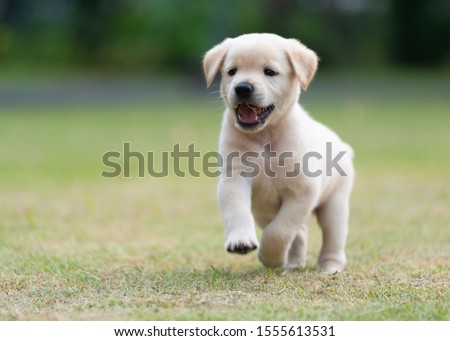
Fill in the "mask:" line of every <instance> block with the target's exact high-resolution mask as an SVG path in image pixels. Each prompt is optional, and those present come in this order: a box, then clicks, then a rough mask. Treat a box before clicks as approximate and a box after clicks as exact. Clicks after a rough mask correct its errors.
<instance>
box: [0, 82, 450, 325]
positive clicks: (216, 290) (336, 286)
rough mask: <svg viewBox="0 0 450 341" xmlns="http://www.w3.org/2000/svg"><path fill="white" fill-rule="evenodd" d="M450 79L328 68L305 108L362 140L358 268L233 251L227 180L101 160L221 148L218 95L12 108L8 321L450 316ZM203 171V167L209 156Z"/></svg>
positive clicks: (4, 222) (1, 125) (0, 302)
mask: <svg viewBox="0 0 450 341" xmlns="http://www.w3.org/2000/svg"><path fill="white" fill-rule="evenodd" d="M448 89H450V80H449V77H448V76H447V77H446V78H444V77H438V76H426V75H421V76H414V75H394V76H377V77H371V78H364V77H354V78H351V79H349V78H345V77H342V76H339V75H337V76H328V78H324V79H321V78H319V79H317V80H316V81H315V83H313V85H312V86H311V88H310V90H309V91H308V93H306V94H304V95H302V101H301V102H302V103H303V104H304V107H305V108H306V109H307V110H308V111H310V113H311V114H312V115H313V116H314V117H316V118H317V119H319V120H320V121H322V122H324V123H326V124H327V125H329V126H330V127H332V128H333V129H334V130H335V131H337V132H338V133H339V134H340V135H341V136H342V137H343V139H344V140H346V141H347V142H349V143H350V144H352V146H353V147H354V149H355V153H356V158H355V166H356V170H357V179H356V183H355V189H354V192H353V196H352V206H351V207H352V211H351V222H350V235H349V239H348V246H347V256H348V260H349V262H348V266H347V268H346V269H345V271H344V272H343V273H340V274H336V275H324V274H321V273H320V272H319V271H318V269H317V264H316V260H317V255H318V252H319V248H320V233H319V232H320V231H319V229H318V227H317V225H316V224H315V222H314V220H313V219H311V221H310V223H309V231H310V236H309V242H310V243H309V250H308V255H309V256H308V259H309V262H308V266H307V268H306V269H305V270H302V271H291V272H283V271H269V270H266V269H264V268H263V267H262V266H261V265H260V263H259V262H258V261H257V258H256V254H255V253H253V254H250V255H247V256H245V257H243V256H238V255H230V254H227V253H226V252H225V251H224V250H223V242H224V240H223V230H222V222H221V218H220V214H219V209H218V205H217V202H216V184H217V178H208V177H205V176H201V177H199V178H196V177H191V176H187V177H186V178H180V177H176V176H175V175H174V174H173V172H171V174H170V175H169V176H168V177H165V178H153V177H150V176H145V177H143V178H139V177H137V174H136V170H137V163H136V162H135V163H132V168H133V169H134V173H133V176H131V177H130V178H124V177H122V176H120V177H116V178H104V177H101V173H102V171H104V170H108V168H107V167H106V166H104V165H102V155H103V154H104V153H105V152H108V151H122V150H123V143H124V142H129V143H130V146H131V148H132V149H133V150H135V151H140V152H141V153H144V154H145V153H146V152H147V151H153V152H154V153H155V155H156V156H157V157H156V163H158V160H159V155H160V153H161V152H162V151H164V150H168V151H170V150H172V148H173V145H175V144H177V143H180V146H181V149H182V150H186V149H187V146H188V145H189V144H190V143H192V142H195V146H196V149H197V150H199V151H201V152H202V153H205V152H207V151H215V150H216V148H217V135H218V132H219V129H220V120H221V104H220V101H219V100H218V99H217V98H216V97H215V96H216V95H209V96H208V95H206V94H205V95H204V96H199V97H198V98H188V99H186V100H184V99H177V100H170V101H169V100H164V99H161V100H157V101H156V100H149V101H139V102H132V103H129V102H127V103H123V104H117V103H116V104H114V105H113V104H102V103H87V104H82V103H79V104H74V103H67V104H64V103H58V104H54V105H52V104H41V105H33V104H30V103H28V104H23V105H13V106H4V107H1V108H0V146H1V147H0V259H1V263H0V319H2V320H309V319H312V320H449V319H450V303H449V302H450V230H449V228H450V226H449V225H450V209H449V208H450V157H449V150H450V115H449V113H450V111H449V108H450V97H449V96H448ZM196 166H198V167H199V168H200V166H201V165H200V164H199V163H197V165H196Z"/></svg>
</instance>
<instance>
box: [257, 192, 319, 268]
mask: <svg viewBox="0 0 450 341" xmlns="http://www.w3.org/2000/svg"><path fill="white" fill-rule="evenodd" d="M312 206H313V204H312V201H311V202H310V201H309V200H307V199H306V200H301V201H300V200H299V198H288V199H285V200H283V203H282V205H281V207H280V210H279V212H278V214H277V216H276V217H275V219H274V220H272V222H271V223H270V224H269V225H267V226H266V228H265V229H264V232H263V235H262V239H261V247H260V249H259V253H258V258H259V260H260V261H261V263H263V265H264V266H266V267H268V268H282V267H285V266H286V267H291V266H290V264H287V263H288V255H289V250H290V248H291V246H292V243H293V242H294V239H295V238H296V237H299V236H300V234H299V233H300V232H301V228H302V226H303V225H304V223H305V221H306V219H307V217H308V214H309V212H310V210H311V209H312ZM304 237H305V238H303V240H302V242H303V244H304V245H303V247H304V248H305V250H306V235H305V236H304ZM294 246H297V245H294ZM302 252H303V251H302Z"/></svg>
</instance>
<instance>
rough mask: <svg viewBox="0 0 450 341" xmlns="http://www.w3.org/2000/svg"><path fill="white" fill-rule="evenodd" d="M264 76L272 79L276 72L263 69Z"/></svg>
mask: <svg viewBox="0 0 450 341" xmlns="http://www.w3.org/2000/svg"><path fill="white" fill-rule="evenodd" d="M264 74H265V75H266V76H269V77H273V76H276V75H278V72H276V71H273V70H272V69H269V68H265V69H264Z"/></svg>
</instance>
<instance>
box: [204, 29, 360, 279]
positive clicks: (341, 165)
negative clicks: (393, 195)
mask: <svg viewBox="0 0 450 341" xmlns="http://www.w3.org/2000/svg"><path fill="white" fill-rule="evenodd" d="M317 63H318V58H317V56H316V54H315V53H314V52H313V51H311V50H310V49H308V48H307V47H306V46H304V45H302V44H301V43H300V42H299V41H297V40H294V39H284V38H282V37H280V36H277V35H274V34H246V35H242V36H239V37H237V38H233V39H226V40H225V41H223V42H222V43H221V44H219V45H217V46H215V47H213V48H212V49H211V50H210V51H208V52H207V53H206V55H205V57H204V60H203V67H204V73H205V77H206V81H207V85H208V87H209V86H210V85H211V83H212V81H213V80H214V77H215V75H216V74H217V73H218V72H219V70H220V72H221V74H222V79H221V84H220V90H221V95H222V97H223V100H224V101H225V104H226V111H225V114H224V117H223V122H222V130H221V135H220V143H219V152H220V154H221V156H222V158H223V161H224V162H223V168H222V175H221V178H220V182H219V187H218V195H219V203H220V208H221V212H222V216H223V220H224V225H225V234H226V242H225V249H226V250H227V251H229V252H233V253H240V254H245V253H248V252H250V251H252V250H254V249H256V248H258V246H259V252H258V257H259V260H260V261H261V262H262V263H263V264H264V266H266V267H270V268H279V267H284V268H298V267H304V266H305V260H306V247H307V230H306V226H305V222H306V220H307V218H308V216H309V214H310V213H312V212H314V213H315V214H316V215H317V219H318V222H319V225H320V227H321V229H322V234H323V238H322V240H323V243H322V249H321V251H320V256H319V266H320V268H321V270H322V271H325V272H328V273H333V272H336V271H341V270H342V269H343V268H344V265H345V263H346V256H345V243H346V238H347V231H348V216H349V197H350V192H351V188H352V183H353V174H354V172H353V166H352V154H353V152H352V149H351V148H350V146H348V145H347V144H345V143H344V142H342V141H341V140H340V139H339V137H338V136H337V135H336V134H335V133H334V132H332V131H331V130H330V129H328V128H327V127H325V126H324V125H322V124H320V123H319V122H317V121H315V120H314V119H312V118H311V117H310V116H308V114H307V113H306V112H305V111H304V110H303V109H302V108H301V107H300V105H299V104H298V99H299V96H300V89H301V88H303V89H304V90H306V88H307V87H308V84H309V83H310V81H311V80H312V78H313V76H314V74H315V72H316V69H317ZM330 164H331V165H330ZM299 169H300V170H301V171H299ZM255 222H256V223H257V224H258V225H259V226H260V227H261V228H263V229H264V232H263V234H262V238H261V241H260V244H259V243H258V239H257V237H256V231H255Z"/></svg>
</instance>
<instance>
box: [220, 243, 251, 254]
mask: <svg viewBox="0 0 450 341" xmlns="http://www.w3.org/2000/svg"><path fill="white" fill-rule="evenodd" d="M257 248H258V245H256V244H254V243H236V244H229V245H227V246H226V249H227V251H228V252H230V253H238V254H241V255H245V254H247V253H249V252H252V251H253V250H256V249H257Z"/></svg>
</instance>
